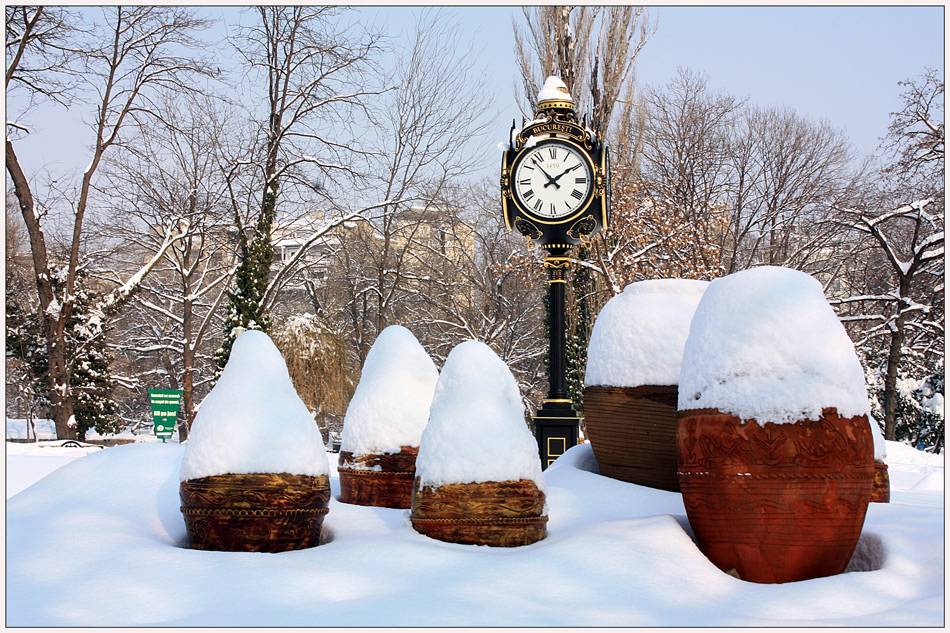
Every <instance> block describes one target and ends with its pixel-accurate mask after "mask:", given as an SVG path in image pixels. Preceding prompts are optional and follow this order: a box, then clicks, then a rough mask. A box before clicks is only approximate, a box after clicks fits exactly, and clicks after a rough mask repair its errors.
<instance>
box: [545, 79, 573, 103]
mask: <svg viewBox="0 0 950 633" xmlns="http://www.w3.org/2000/svg"><path fill="white" fill-rule="evenodd" d="M545 101H569V102H570V103H572V104H573V103H574V99H573V98H572V97H571V93H570V92H569V91H568V89H567V85H565V83H564V82H563V81H561V80H560V79H558V78H557V77H555V76H553V75H552V76H550V77H548V78H547V79H545V80H544V85H543V86H542V87H541V92H539V93H538V105H541V104H542V103H544V102H545Z"/></svg>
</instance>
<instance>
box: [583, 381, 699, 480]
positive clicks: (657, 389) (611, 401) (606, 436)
mask: <svg viewBox="0 0 950 633" xmlns="http://www.w3.org/2000/svg"><path fill="white" fill-rule="evenodd" d="M677 394H678V389H677V387H676V385H662V386H655V385H649V386H640V387H587V388H585V389H584V418H585V421H586V424H587V436H588V438H589V439H590V443H591V447H592V448H593V449H594V456H595V457H596V458H597V464H598V465H599V466H600V474H601V475H604V476H606V477H612V478H614V479H620V480H622V481H627V482H630V483H634V484H639V485H641V486H649V487H650V488H659V489H661V490H671V491H674V492H679V489H680V484H679V479H678V478H677V476H676V426H677V422H678V420H679V417H678V414H677V410H676V401H677Z"/></svg>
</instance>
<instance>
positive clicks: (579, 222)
mask: <svg viewBox="0 0 950 633" xmlns="http://www.w3.org/2000/svg"><path fill="white" fill-rule="evenodd" d="M509 141H510V142H509V148H508V149H507V150H506V151H505V155H504V158H503V159H502V166H501V199H502V210H503V212H504V215H505V225H506V226H507V227H508V229H509V230H515V231H518V232H519V233H521V234H522V235H523V236H524V237H525V238H526V239H529V240H531V241H533V242H535V243H537V244H538V245H539V246H540V247H541V248H543V249H545V250H547V251H548V252H549V253H551V254H552V255H554V256H558V255H564V254H566V253H567V252H568V251H569V250H570V248H571V247H572V246H576V245H579V244H584V243H586V242H588V241H589V240H590V238H591V236H593V235H594V233H596V232H597V231H599V230H600V229H601V228H603V227H605V226H607V225H608V224H609V222H610V175H609V169H610V167H609V151H608V149H607V146H606V145H605V144H603V143H602V142H601V140H600V139H599V138H598V136H597V135H596V133H595V132H593V131H591V130H590V129H587V128H585V127H584V126H582V125H580V124H578V122H577V116H576V114H575V112H574V101H573V100H572V99H571V96H570V94H568V92H567V88H566V87H565V86H564V83H563V82H562V81H561V80H560V79H557V78H556V77H548V80H547V81H546V82H545V84H544V88H542V90H541V92H540V94H539V95H538V113H537V115H536V116H535V120H534V121H532V122H531V123H529V124H528V125H526V126H525V127H524V128H522V129H521V130H519V131H515V130H514V128H512V132H511V135H510V138H509Z"/></svg>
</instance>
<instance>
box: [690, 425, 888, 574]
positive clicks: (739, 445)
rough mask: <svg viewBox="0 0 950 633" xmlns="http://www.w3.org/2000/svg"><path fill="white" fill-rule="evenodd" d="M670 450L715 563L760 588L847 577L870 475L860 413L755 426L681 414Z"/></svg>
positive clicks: (700, 539)
mask: <svg viewBox="0 0 950 633" xmlns="http://www.w3.org/2000/svg"><path fill="white" fill-rule="evenodd" d="M676 447H677V454H678V463H679V477H680V486H681V488H682V492H683V503H684V505H685V506H686V513H687V516H688V517H689V523H690V526H691V527H692V529H693V533H694V534H695V536H696V542H697V545H698V546H699V549H700V550H701V551H702V552H703V553H704V554H705V555H706V557H707V558H709V560H710V561H712V562H713V564H715V565H716V566H717V567H719V568H720V569H722V570H723V571H726V572H730V573H733V574H734V575H737V576H738V577H739V578H741V579H743V580H749V581H752V582H760V583H779V582H792V581H797V580H806V579H809V578H816V577H819V576H830V575H833V574H838V573H841V572H842V571H844V569H845V567H846V566H847V565H848V561H849V560H850V559H851V555H852V553H853V552H854V548H855V546H856V545H857V542H858V538H859V537H860V536H861V528H862V526H863V525H864V516H865V513H866V512H867V507H868V502H869V501H870V498H871V487H872V481H873V478H874V458H873V456H874V451H873V440H872V437H871V431H870V428H869V426H868V421H867V419H866V417H865V416H858V417H854V418H842V417H840V416H838V415H837V413H836V411H835V410H834V409H826V410H825V411H824V412H823V414H822V417H821V419H820V420H817V421H809V420H805V421H801V422H797V423H791V424H773V423H771V422H766V423H765V424H763V425H759V424H758V423H756V422H755V421H749V422H746V423H742V421H741V420H739V419H738V418H737V417H735V416H733V415H729V414H724V413H721V412H719V411H718V410H715V409H701V410H693V411H683V412H681V413H680V423H679V428H678V431H677V435H676Z"/></svg>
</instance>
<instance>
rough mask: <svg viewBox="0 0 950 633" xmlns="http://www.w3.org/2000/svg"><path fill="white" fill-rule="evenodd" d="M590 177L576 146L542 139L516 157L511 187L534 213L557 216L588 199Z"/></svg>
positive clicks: (573, 209)
mask: <svg viewBox="0 0 950 633" xmlns="http://www.w3.org/2000/svg"><path fill="white" fill-rule="evenodd" d="M593 180H594V174H593V173H592V170H591V167H590V163H588V161H587V160H585V158H584V157H583V156H582V155H581V152H580V151H579V150H577V149H575V148H574V147H572V146H570V145H568V144H566V143H559V142H557V141H554V142H542V143H540V144H538V145H536V146H534V147H533V148H531V149H529V150H526V151H525V153H524V154H522V156H521V157H520V159H519V160H518V162H517V164H516V165H515V167H514V182H513V185H514V186H513V187H512V189H513V193H514V195H515V197H517V199H518V201H519V202H520V203H521V205H522V206H523V207H524V208H525V209H527V210H528V211H530V212H531V213H532V214H533V215H535V216H537V217H539V218H542V219H550V220H558V219H560V218H564V217H567V216H570V215H572V214H574V213H575V212H576V211H578V210H579V209H580V208H581V207H583V206H584V205H586V204H587V203H588V202H589V200H590V194H591V191H592V189H593V186H594V183H593Z"/></svg>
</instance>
